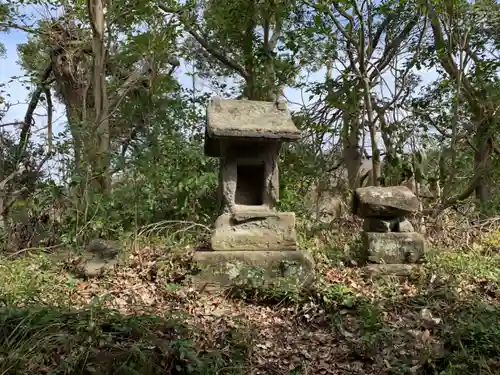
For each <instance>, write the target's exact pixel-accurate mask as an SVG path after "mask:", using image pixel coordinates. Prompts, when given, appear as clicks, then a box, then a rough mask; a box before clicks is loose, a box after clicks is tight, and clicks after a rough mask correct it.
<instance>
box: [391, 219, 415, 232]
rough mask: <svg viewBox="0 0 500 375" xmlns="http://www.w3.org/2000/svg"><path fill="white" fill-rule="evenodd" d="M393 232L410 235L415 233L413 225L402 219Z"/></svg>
mask: <svg viewBox="0 0 500 375" xmlns="http://www.w3.org/2000/svg"><path fill="white" fill-rule="evenodd" d="M394 232H400V233H411V232H415V228H413V224H412V223H411V222H410V220H408V219H405V218H402V219H399V220H398V223H397V225H396V229H395V230H394Z"/></svg>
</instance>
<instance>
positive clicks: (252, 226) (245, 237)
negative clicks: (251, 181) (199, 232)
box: [211, 210, 297, 251]
mask: <svg viewBox="0 0 500 375" xmlns="http://www.w3.org/2000/svg"><path fill="white" fill-rule="evenodd" d="M211 244H212V249H213V250H216V251H226V250H238V251H245V250H254V251H255V250H295V249H296V248H297V234H296V231H295V214H294V213H293V212H273V213H269V212H268V213H266V214H264V213H263V212H262V211H261V212H259V211H258V210H257V212H255V213H252V212H251V211H246V212H245V211H243V212H239V213H238V214H234V215H233V214H223V215H221V216H219V218H218V219H217V221H216V223H215V230H214V232H213V234H212V239H211Z"/></svg>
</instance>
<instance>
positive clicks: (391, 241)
mask: <svg viewBox="0 0 500 375" xmlns="http://www.w3.org/2000/svg"><path fill="white" fill-rule="evenodd" d="M361 238H362V249H361V254H360V255H361V260H362V261H366V260H367V261H369V262H372V263H381V264H384V263H385V264H408V263H418V262H419V261H420V260H422V258H423V257H424V255H425V239H424V236H422V235H421V234H420V233H416V232H412V233H395V232H388V233H375V232H363V233H362V234H361Z"/></svg>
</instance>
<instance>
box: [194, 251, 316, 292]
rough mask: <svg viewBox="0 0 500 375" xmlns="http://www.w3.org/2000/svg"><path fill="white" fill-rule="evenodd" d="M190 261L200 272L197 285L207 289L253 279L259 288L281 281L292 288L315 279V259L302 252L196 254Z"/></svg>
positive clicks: (208, 252)
mask: <svg viewBox="0 0 500 375" xmlns="http://www.w3.org/2000/svg"><path fill="white" fill-rule="evenodd" d="M193 259H194V261H196V262H197V263H198V264H199V266H200V269H201V272H200V274H198V275H197V276H196V284H197V285H199V286H200V285H202V284H208V285H209V288H213V287H221V286H222V287H224V286H225V287H227V286H231V285H234V284H235V283H241V282H242V281H244V280H245V279H250V280H252V279H255V278H258V279H259V280H255V281H256V282H257V281H258V282H257V283H258V284H261V285H265V284H266V283H267V282H269V281H276V280H280V281H282V282H285V283H287V284H294V285H295V286H298V285H307V284H309V283H311V282H312V281H313V279H314V270H315V264H314V260H313V258H312V256H311V255H310V254H308V253H306V252H302V251H199V252H196V253H195V255H194V258H193Z"/></svg>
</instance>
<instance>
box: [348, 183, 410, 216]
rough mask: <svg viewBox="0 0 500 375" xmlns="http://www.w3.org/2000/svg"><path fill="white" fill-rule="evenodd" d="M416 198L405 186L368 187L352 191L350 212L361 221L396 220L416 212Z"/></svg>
mask: <svg viewBox="0 0 500 375" xmlns="http://www.w3.org/2000/svg"><path fill="white" fill-rule="evenodd" d="M418 206H419V201H418V197H417V196H416V195H415V194H414V193H413V192H412V191H411V190H410V189H408V188H407V187H406V186H388V187H380V186H368V187H364V188H359V189H356V190H355V191H354V196H353V199H352V211H353V214H354V215H357V216H359V217H361V218H363V219H365V218H370V217H378V218H384V217H385V218H398V217H405V216H408V215H410V214H412V213H415V212H417V211H418Z"/></svg>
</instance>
